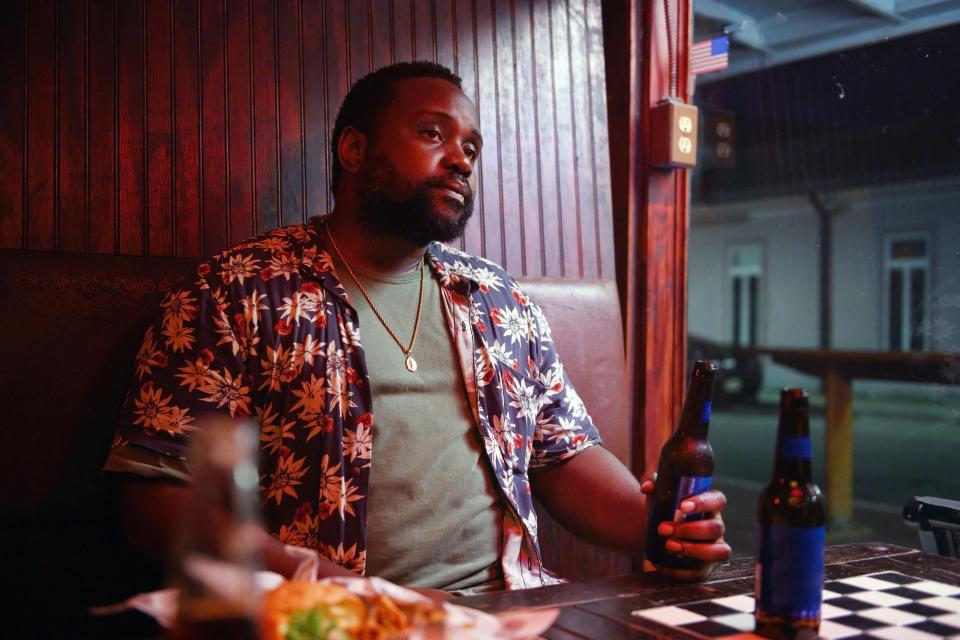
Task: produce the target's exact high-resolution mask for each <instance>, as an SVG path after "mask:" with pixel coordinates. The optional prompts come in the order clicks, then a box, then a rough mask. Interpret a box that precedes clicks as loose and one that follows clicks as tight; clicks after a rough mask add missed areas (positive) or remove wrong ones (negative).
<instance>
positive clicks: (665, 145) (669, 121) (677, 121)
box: [650, 98, 698, 169]
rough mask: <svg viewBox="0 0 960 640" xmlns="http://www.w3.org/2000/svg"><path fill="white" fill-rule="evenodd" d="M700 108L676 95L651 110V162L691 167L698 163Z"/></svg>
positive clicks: (685, 167)
mask: <svg viewBox="0 0 960 640" xmlns="http://www.w3.org/2000/svg"><path fill="white" fill-rule="evenodd" d="M697 119H698V118H697V108H696V107H695V106H693V105H692V104H686V103H684V102H680V101H679V100H677V99H675V98H671V99H669V100H665V101H664V102H661V103H660V104H657V105H656V106H655V107H653V108H652V109H651V110H650V135H651V136H653V137H652V140H651V145H650V164H652V165H653V166H655V167H662V168H682V169H690V168H693V167H695V166H696V165H697Z"/></svg>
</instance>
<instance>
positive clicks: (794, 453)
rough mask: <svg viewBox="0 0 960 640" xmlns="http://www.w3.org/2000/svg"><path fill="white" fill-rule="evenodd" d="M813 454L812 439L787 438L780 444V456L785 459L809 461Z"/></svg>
mask: <svg viewBox="0 0 960 640" xmlns="http://www.w3.org/2000/svg"><path fill="white" fill-rule="evenodd" d="M811 453H812V447H811V445H810V438H796V437H786V438H783V440H781V442H780V451H779V454H780V455H781V456H783V457H785V458H799V459H802V460H809V459H810V455H811Z"/></svg>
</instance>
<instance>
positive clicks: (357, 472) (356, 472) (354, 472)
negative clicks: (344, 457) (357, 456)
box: [350, 467, 360, 477]
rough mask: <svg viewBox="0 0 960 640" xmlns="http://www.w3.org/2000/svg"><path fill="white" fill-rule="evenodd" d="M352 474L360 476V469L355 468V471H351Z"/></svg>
mask: <svg viewBox="0 0 960 640" xmlns="http://www.w3.org/2000/svg"><path fill="white" fill-rule="evenodd" d="M350 473H352V474H353V476H354V477H357V476H359V475H360V467H354V468H353V469H351V470H350Z"/></svg>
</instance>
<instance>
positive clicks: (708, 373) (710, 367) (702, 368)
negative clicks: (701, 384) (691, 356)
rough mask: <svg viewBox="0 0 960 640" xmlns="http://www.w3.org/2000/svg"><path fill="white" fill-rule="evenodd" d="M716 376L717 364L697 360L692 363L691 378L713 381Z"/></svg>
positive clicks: (710, 361)
mask: <svg viewBox="0 0 960 640" xmlns="http://www.w3.org/2000/svg"><path fill="white" fill-rule="evenodd" d="M716 375H717V363H716V362H713V361H712V360H697V361H696V362H694V363H693V377H694V378H707V379H708V380H713V378H714V376H716Z"/></svg>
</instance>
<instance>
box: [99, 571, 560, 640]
mask: <svg viewBox="0 0 960 640" xmlns="http://www.w3.org/2000/svg"><path fill="white" fill-rule="evenodd" d="M255 585H256V587H255V588H256V590H257V591H258V601H259V606H258V607H257V609H258V613H257V615H256V618H257V623H256V626H257V631H258V633H257V635H258V636H259V639H260V640H453V639H454V638H455V639H456V640H523V639H525V638H536V637H537V636H539V635H540V634H541V633H542V632H543V631H545V630H546V629H548V628H549V627H550V625H552V624H553V622H554V620H556V618H557V616H558V615H559V610H557V609H553V608H550V609H513V610H510V611H507V612H503V613H497V614H489V613H485V612H483V611H478V610H476V609H471V608H468V607H463V606H459V605H455V604H450V603H449V602H438V601H436V600H433V599H431V598H429V597H427V596H425V595H423V594H421V593H419V592H417V591H414V590H412V589H407V588H405V587H401V586H399V585H396V584H393V583H392V582H389V581H387V580H384V579H382V578H377V577H369V578H365V577H355V578H354V577H336V578H325V579H323V580H320V581H310V580H285V579H283V578H282V577H281V576H279V575H277V574H274V573H270V572H257V575H256V577H255ZM180 605H181V602H180V598H179V594H178V592H177V590H175V589H164V590H163V591H156V592H151V593H143V594H138V595H136V596H134V597H132V598H130V599H128V600H127V601H125V602H123V603H120V604H117V605H111V606H109V607H98V608H96V609H94V610H93V613H98V614H110V613H118V612H120V611H124V610H128V609H136V610H139V611H141V612H143V613H146V614H147V615H150V616H152V617H153V618H154V619H156V620H157V622H158V623H159V624H160V625H161V626H163V627H165V628H170V629H173V630H174V635H176V626H177V621H178V619H179V618H178V607H179V606H180Z"/></svg>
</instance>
